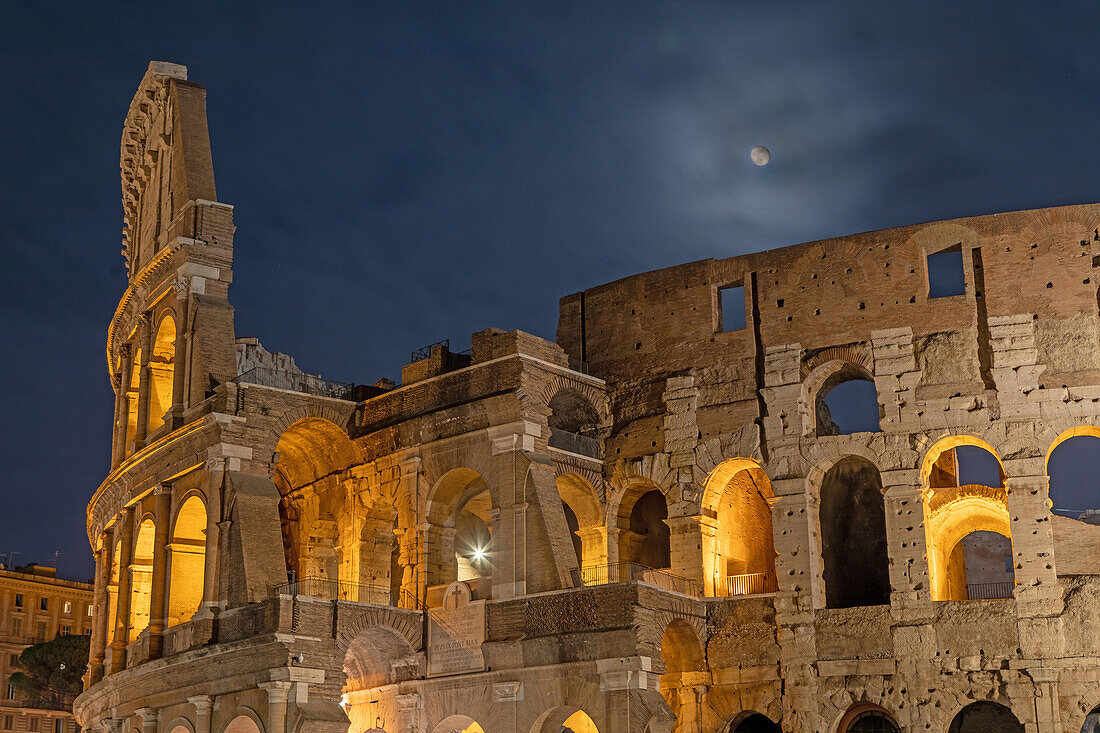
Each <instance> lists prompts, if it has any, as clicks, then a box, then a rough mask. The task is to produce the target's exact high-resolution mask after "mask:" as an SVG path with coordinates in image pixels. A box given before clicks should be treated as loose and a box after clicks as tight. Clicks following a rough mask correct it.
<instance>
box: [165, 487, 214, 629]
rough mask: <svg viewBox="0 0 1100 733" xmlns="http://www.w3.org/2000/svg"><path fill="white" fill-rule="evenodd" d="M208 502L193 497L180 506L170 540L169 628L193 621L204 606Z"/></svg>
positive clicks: (194, 495)
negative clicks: (194, 616) (200, 607)
mask: <svg viewBox="0 0 1100 733" xmlns="http://www.w3.org/2000/svg"><path fill="white" fill-rule="evenodd" d="M206 519H207V517H206V502H205V501H203V499H202V497H201V496H199V495H198V494H191V495H189V496H188V497H187V498H186V499H184V501H183V503H182V504H180V507H179V510H178V511H177V512H176V516H175V521H174V522H173V523H172V536H171V540H170V541H169V545H168V551H169V559H168V562H169V566H170V568H171V574H170V578H169V583H168V625H169V626H174V625H176V624H181V623H184V622H186V621H190V620H191V617H192V616H193V615H194V614H195V611H197V610H199V605H200V604H201V603H202V595H203V582H204V580H205V577H206Z"/></svg>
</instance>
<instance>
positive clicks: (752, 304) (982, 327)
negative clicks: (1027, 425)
mask: <svg viewBox="0 0 1100 733" xmlns="http://www.w3.org/2000/svg"><path fill="white" fill-rule="evenodd" d="M1098 226H1100V205H1095V204H1089V205H1081V206H1066V207H1059V208H1051V209H1037V210H1031V211H1019V212H1012V213H1005V214H995V215H992V216H980V217H972V218H966V219H956V220H952V221H944V222H935V223H930V224H921V225H914V226H907V227H901V228H897V229H888V230H883V231H876V232H867V233H864V234H857V235H853V236H848V237H838V238H835V239H828V240H823V241H820V242H811V243H807V244H800V245H795V246H791V247H785V248H782V249H776V250H770V251H766V252H760V253H755V254H748V255H742V256H737V257H730V258H728V259H724V260H713V259H711V260H702V261H699V262H693V263H689V264H685V265H680V266H677V267H670V268H667V269H664V270H656V271H653V272H648V273H643V274H640V275H635V276H633V277H629V278H625V279H623V280H619V281H616V282H613V283H609V284H607V285H602V286H599V287H595V288H591V289H589V290H586V291H584V292H583V293H576V294H574V295H570V296H566V297H565V298H562V300H561V303H560V318H559V325H558V343H559V344H560V345H561V346H562V347H563V348H564V349H565V350H566V352H567V353H569V355H570V356H572V357H574V358H583V359H584V360H585V361H587V362H589V364H590V367H591V371H592V373H593V374H594V375H596V376H599V377H602V378H605V379H607V380H608V381H609V383H611V384H614V383H616V382H630V381H637V380H639V379H647V380H650V381H655V380H657V379H659V378H661V377H663V376H667V375H668V374H672V373H675V372H678V371H682V370H686V369H694V370H696V372H697V373H702V374H703V375H704V380H705V381H707V380H706V374H707V373H708V372H715V373H714V374H711V375H710V376H711V379H710V380H709V381H714V382H724V383H726V384H727V385H728V386H727V387H726V388H725V389H726V391H727V392H728V393H729V394H727V395H726V396H724V397H721V398H716V399H722V400H725V401H728V402H736V401H738V400H747V399H750V398H751V396H752V393H753V392H755V389H754V387H755V383H756V382H757V381H758V376H757V371H758V366H759V362H760V360H761V359H762V354H763V351H764V350H766V349H767V348H768V347H774V346H779V345H785V344H796V343H797V344H801V346H802V348H803V354H804V358H812V355H813V354H814V353H815V352H819V351H820V350H824V349H829V348H831V347H846V346H852V347H853V351H852V352H851V355H852V357H853V359H856V360H858V358H859V357H860V354H861V353H865V354H866V356H869V348H865V347H866V345H867V344H868V342H869V341H870V338H871V333H872V332H873V331H879V330H885V329H898V328H911V329H912V331H913V334H914V343H915V345H916V347H917V351H918V358H919V359H920V361H921V363H920V365H919V366H920V368H921V369H922V370H923V376H922V382H921V387H922V388H923V389H924V390H925V391H926V392H928V393H929V394H934V393H944V394H947V393H953V392H957V391H962V392H977V391H980V390H982V389H983V388H984V387H989V386H991V380H990V379H989V378H988V374H983V372H987V371H988V369H989V365H988V363H987V362H988V358H987V356H986V354H987V353H988V330H987V328H986V326H987V323H988V321H989V319H993V318H996V317H998V316H1006V315H1015V314H1031V315H1033V316H1034V318H1035V321H1036V333H1037V342H1038V347H1039V351H1040V355H1039V356H1040V362H1041V363H1044V364H1046V365H1047V369H1046V372H1045V373H1044V375H1043V377H1042V378H1041V384H1043V385H1045V386H1061V385H1062V384H1068V385H1070V386H1073V385H1075V384H1085V383H1091V384H1095V383H1098V382H1100V350H1098V347H1097V285H1096V283H1095V282H1093V279H1094V277H1095V275H1094V272H1093V269H1094V261H1096V260H1097V256H1098V255H1100V235H1098V232H1097V227H1098ZM956 245H958V246H959V247H961V249H962V252H963V265H964V272H965V280H966V293H965V294H964V295H958V296H952V297H945V298H935V299H930V298H929V297H928V266H927V258H928V255H929V254H933V253H936V252H940V251H943V250H945V249H948V248H951V247H954V246H956ZM730 285H743V286H744V293H745V298H746V313H747V321H748V324H747V327H746V328H745V329H742V330H738V331H721V330H719V327H720V324H719V302H718V291H719V289H720V288H724V287H727V286H730ZM983 352H984V353H983ZM737 382H742V383H745V382H747V384H743V385H742V386H740V387H739V386H737V384H736V383H737ZM742 393H743V394H742ZM638 399H639V400H644V399H645V398H644V396H638Z"/></svg>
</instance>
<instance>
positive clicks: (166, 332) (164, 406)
mask: <svg viewBox="0 0 1100 733" xmlns="http://www.w3.org/2000/svg"><path fill="white" fill-rule="evenodd" d="M175 354H176V322H175V320H174V319H173V318H172V316H169V315H166V316H164V318H162V319H161V321H160V326H159V327H158V328H157V337H156V340H155V341H154V342H153V353H152V354H150V355H149V423H148V428H147V431H146V433H147V434H148V433H152V432H153V431H154V430H156V429H158V428H159V427H160V426H161V425H163V424H164V416H165V414H166V413H167V412H168V411H169V410H170V409H171V408H172V372H173V370H174V364H175Z"/></svg>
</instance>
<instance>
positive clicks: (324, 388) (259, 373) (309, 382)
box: [229, 367, 355, 400]
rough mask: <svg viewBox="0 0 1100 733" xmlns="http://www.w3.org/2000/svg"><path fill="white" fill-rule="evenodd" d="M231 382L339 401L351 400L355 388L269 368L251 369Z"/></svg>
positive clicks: (303, 374) (301, 373) (315, 377)
mask: <svg viewBox="0 0 1100 733" xmlns="http://www.w3.org/2000/svg"><path fill="white" fill-rule="evenodd" d="M229 381H231V382H237V383H238V384H258V385H260V386H261V387H274V388H276V389H286V390H290V391H291V392H301V393H302V394H311V395H317V396H318V397H332V398H335V399H338V400H350V399H351V392H352V389H353V387H354V386H355V385H353V384H350V383H348V382H334V381H333V380H331V379H325V378H323V377H319V376H317V375H316V374H305V373H304V372H288V371H284V370H282V369H269V368H267V367H256V368H254V369H249V370H248V371H247V372H245V373H244V374H239V375H237V376H236V377H234V378H233V379H231V380H229Z"/></svg>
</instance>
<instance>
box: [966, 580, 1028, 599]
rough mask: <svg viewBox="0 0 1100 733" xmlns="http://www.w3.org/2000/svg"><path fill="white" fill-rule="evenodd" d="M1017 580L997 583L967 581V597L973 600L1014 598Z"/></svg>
mask: <svg viewBox="0 0 1100 733" xmlns="http://www.w3.org/2000/svg"><path fill="white" fill-rule="evenodd" d="M1015 588H1016V581H1014V580H1004V581H1000V582H997V583H967V584H966V597H967V598H968V599H969V600H971V601H993V600H998V599H1002V598H1012V591H1013V590H1014V589H1015Z"/></svg>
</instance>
